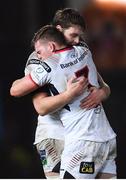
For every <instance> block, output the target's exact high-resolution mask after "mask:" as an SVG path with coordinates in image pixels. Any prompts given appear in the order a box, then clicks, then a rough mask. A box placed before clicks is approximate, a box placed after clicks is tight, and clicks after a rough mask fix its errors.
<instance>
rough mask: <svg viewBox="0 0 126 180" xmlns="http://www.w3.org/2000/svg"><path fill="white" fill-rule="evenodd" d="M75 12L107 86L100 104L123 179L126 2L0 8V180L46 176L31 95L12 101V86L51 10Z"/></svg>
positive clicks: (25, 3)
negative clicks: (36, 142) (36, 143)
mask: <svg viewBox="0 0 126 180" xmlns="http://www.w3.org/2000/svg"><path fill="white" fill-rule="evenodd" d="M64 7H73V8H76V9H78V10H79V11H80V13H82V15H83V16H84V18H85V21H86V25H87V29H86V32H85V40H86V42H87V43H88V45H89V47H90V49H91V51H92V54H93V58H94V61H95V64H96V66H97V68H98V71H99V72H100V74H101V75H102V77H103V79H104V80H105V81H106V82H107V83H108V84H109V86H110V87H111V96H110V98H109V99H108V100H107V101H106V102H104V107H105V110H106V113H107V115H108V118H109V121H110V124H111V125H112V127H113V129H114V130H115V132H116V133H117V142H118V157H117V167H118V178H126V173H125V172H126V171H125V167H126V155H125V152H126V142H125V137H126V23H125V22H126V1H125V0H113V1H112V0H108V1H107V0H96V1H95V0H60V1H59V0H52V1H51V0H46V1H45V0H32V1H31V0H12V1H9V0H5V1H1V6H0V18H1V21H0V22H1V28H0V42H1V44H0V49H1V68H0V84H1V85H0V97H1V98H0V178H44V175H43V170H42V168H41V165H40V161H39V157H38V154H37V152H36V149H35V148H34V147H33V142H34V132H35V128H36V123H37V121H36V118H37V115H36V113H35V111H34V108H33V106H32V103H31V99H30V96H27V97H23V98H19V99H18V98H13V97H11V96H10V94H9V88H10V86H11V84H12V82H13V81H14V80H15V79H17V78H20V77H21V76H22V75H23V69H24V66H25V62H26V60H27V57H28V55H29V54H30V53H31V51H32V50H31V48H30V42H31V39H32V37H33V35H34V32H36V31H37V30H38V28H40V27H41V26H42V25H45V24H48V23H50V22H51V20H52V18H53V16H54V14H55V11H56V10H57V9H60V8H64Z"/></svg>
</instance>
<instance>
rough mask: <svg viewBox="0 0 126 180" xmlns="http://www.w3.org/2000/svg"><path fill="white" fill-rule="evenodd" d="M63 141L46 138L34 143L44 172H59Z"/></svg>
mask: <svg viewBox="0 0 126 180" xmlns="http://www.w3.org/2000/svg"><path fill="white" fill-rule="evenodd" d="M63 144H64V141H62V140H57V139H51V138H47V139H45V140H43V141H41V142H40V143H38V144H37V145H36V147H37V150H38V153H39V155H40V159H41V163H42V165H43V168H44V171H45V172H52V171H53V172H59V168H60V161H61V153H62V151H63V147H64V146H63Z"/></svg>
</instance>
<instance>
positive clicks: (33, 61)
mask: <svg viewBox="0 0 126 180" xmlns="http://www.w3.org/2000/svg"><path fill="white" fill-rule="evenodd" d="M29 64H40V60H39V59H29V61H28V62H27V65H26V66H28V65H29Z"/></svg>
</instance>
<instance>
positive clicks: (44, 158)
mask: <svg viewBox="0 0 126 180" xmlns="http://www.w3.org/2000/svg"><path fill="white" fill-rule="evenodd" d="M39 153H40V158H41V162H42V165H46V164H47V159H46V151H45V150H40V151H39Z"/></svg>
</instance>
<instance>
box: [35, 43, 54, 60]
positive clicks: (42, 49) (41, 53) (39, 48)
mask: <svg viewBox="0 0 126 180" xmlns="http://www.w3.org/2000/svg"><path fill="white" fill-rule="evenodd" d="M35 51H36V53H37V56H38V58H39V59H46V58H48V57H49V56H51V55H52V51H51V49H50V46H49V44H48V43H44V42H42V41H41V40H38V41H37V42H36V43H35Z"/></svg>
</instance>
